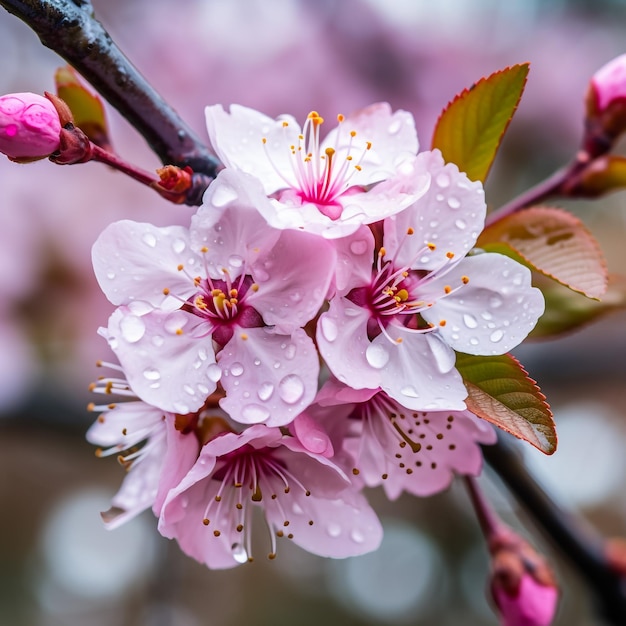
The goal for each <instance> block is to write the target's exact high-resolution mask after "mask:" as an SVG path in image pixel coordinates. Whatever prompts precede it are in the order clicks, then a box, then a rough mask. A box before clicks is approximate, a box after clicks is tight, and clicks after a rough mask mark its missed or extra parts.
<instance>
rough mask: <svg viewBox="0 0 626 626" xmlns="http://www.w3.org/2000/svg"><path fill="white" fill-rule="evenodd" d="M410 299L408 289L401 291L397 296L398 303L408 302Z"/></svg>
mask: <svg viewBox="0 0 626 626" xmlns="http://www.w3.org/2000/svg"><path fill="white" fill-rule="evenodd" d="M408 299H409V292H408V291H407V290H406V289H400V291H398V293H397V294H396V300H398V302H406V301H407V300H408Z"/></svg>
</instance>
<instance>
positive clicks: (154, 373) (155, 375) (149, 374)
mask: <svg viewBox="0 0 626 626" xmlns="http://www.w3.org/2000/svg"><path fill="white" fill-rule="evenodd" d="M143 375H144V377H145V378H147V379H148V380H159V378H161V372H159V370H157V369H154V368H153V367H146V369H145V370H144V371H143Z"/></svg>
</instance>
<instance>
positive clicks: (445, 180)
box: [435, 172, 450, 189]
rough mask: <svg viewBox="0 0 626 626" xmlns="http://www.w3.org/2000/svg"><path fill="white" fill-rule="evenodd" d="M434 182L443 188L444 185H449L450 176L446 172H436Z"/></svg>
mask: <svg viewBox="0 0 626 626" xmlns="http://www.w3.org/2000/svg"><path fill="white" fill-rule="evenodd" d="M435 182H436V183H437V185H439V187H441V188H442V189H445V188H446V187H449V186H450V177H449V176H448V175H447V174H444V173H443V172H441V174H437V177H436V178H435Z"/></svg>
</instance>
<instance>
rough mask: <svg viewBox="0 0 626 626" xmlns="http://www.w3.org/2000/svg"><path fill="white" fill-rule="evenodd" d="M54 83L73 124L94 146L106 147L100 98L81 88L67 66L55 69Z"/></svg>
mask: <svg viewBox="0 0 626 626" xmlns="http://www.w3.org/2000/svg"><path fill="white" fill-rule="evenodd" d="M54 81H55V83H56V88H57V94H58V96H59V98H61V99H62V100H63V101H64V102H65V103H66V104H67V105H68V106H69V107H70V110H71V111H72V115H73V116H74V124H75V125H76V126H78V128H80V129H81V130H82V131H83V132H84V133H85V134H86V135H87V137H89V139H91V141H93V142H94V143H95V144H97V145H99V146H100V147H103V148H106V147H108V146H109V138H108V137H109V135H108V129H107V121H106V117H105V114H104V105H103V104H102V100H101V99H100V97H99V96H98V95H96V94H93V93H91V92H90V91H88V90H87V89H86V88H85V87H84V86H83V84H82V83H81V82H80V79H79V77H78V74H77V73H76V71H75V70H74V69H73V68H72V67H70V66H69V65H66V66H64V67H60V68H59V69H57V71H56V72H55V74H54Z"/></svg>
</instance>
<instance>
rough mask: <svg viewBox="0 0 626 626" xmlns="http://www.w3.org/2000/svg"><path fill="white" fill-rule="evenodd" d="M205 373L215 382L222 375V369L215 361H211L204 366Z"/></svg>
mask: <svg viewBox="0 0 626 626" xmlns="http://www.w3.org/2000/svg"><path fill="white" fill-rule="evenodd" d="M206 375H207V377H208V379H209V380H210V381H212V382H214V383H216V382H217V381H218V380H219V379H220V378H221V377H222V370H221V368H220V366H219V365H218V364H217V363H211V364H210V365H209V367H207V368H206Z"/></svg>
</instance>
